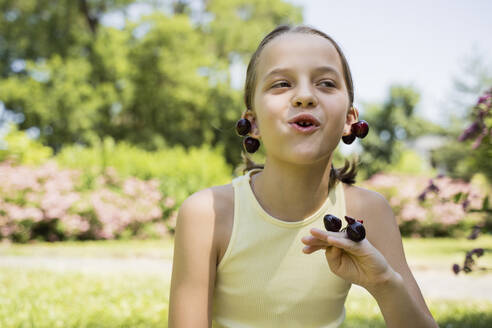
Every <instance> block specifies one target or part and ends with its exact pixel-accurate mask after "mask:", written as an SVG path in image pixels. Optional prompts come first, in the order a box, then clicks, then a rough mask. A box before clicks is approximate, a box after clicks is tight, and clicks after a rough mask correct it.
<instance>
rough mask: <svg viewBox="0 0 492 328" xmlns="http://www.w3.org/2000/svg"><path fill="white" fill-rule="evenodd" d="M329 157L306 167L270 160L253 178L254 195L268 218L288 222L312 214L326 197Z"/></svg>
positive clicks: (330, 157)
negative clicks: (269, 216) (271, 217)
mask: <svg viewBox="0 0 492 328" xmlns="http://www.w3.org/2000/svg"><path fill="white" fill-rule="evenodd" d="M331 162H332V155H330V156H329V158H328V159H327V160H322V161H319V162H316V163H312V164H309V165H293V164H291V163H285V162H279V161H276V160H274V159H271V158H267V160H266V161H265V168H264V169H263V171H262V172H261V173H258V174H254V175H253V176H252V178H251V179H252V188H253V192H254V194H255V196H256V198H257V199H258V202H259V203H260V205H261V206H262V207H263V209H264V210H265V211H266V212H267V213H268V214H270V215H271V216H273V217H275V218H277V219H280V220H284V221H289V222H294V221H301V220H303V219H305V218H307V217H308V216H310V215H312V214H313V213H315V212H316V211H317V210H318V209H319V208H320V207H321V206H322V205H323V203H324V202H325V201H326V198H327V197H328V184H329V182H330V170H331Z"/></svg>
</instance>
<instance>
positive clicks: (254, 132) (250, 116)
mask: <svg viewBox="0 0 492 328" xmlns="http://www.w3.org/2000/svg"><path fill="white" fill-rule="evenodd" d="M241 118H245V119H247V120H248V121H249V123H251V132H250V133H248V135H249V136H251V137H253V138H256V139H259V138H260V130H259V128H258V121H257V120H256V114H255V113H254V112H253V111H252V110H249V109H247V110H246V111H244V112H243V114H242V115H241Z"/></svg>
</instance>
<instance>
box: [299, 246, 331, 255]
mask: <svg viewBox="0 0 492 328" xmlns="http://www.w3.org/2000/svg"><path fill="white" fill-rule="evenodd" d="M324 248H326V245H325V246H305V247H304V248H303V249H302V251H303V253H306V254H311V253H314V252H316V251H319V250H320V249H324Z"/></svg>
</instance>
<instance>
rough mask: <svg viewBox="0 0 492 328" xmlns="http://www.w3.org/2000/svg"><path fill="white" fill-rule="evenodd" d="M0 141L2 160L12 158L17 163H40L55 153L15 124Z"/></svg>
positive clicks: (0, 159) (11, 125)
mask: <svg viewBox="0 0 492 328" xmlns="http://www.w3.org/2000/svg"><path fill="white" fill-rule="evenodd" d="M0 142H1V145H0V162H3V161H5V160H10V161H13V163H16V164H23V165H39V164H42V163H44V162H46V161H47V160H48V158H50V157H51V156H52V153H53V151H52V150H51V148H49V147H46V146H43V145H42V144H41V143H40V142H38V141H36V140H33V139H31V138H29V137H28V136H27V135H26V133H25V132H24V131H19V130H18V129H17V126H16V125H14V124H10V125H9V132H8V133H7V135H6V136H5V137H4V138H3V140H0Z"/></svg>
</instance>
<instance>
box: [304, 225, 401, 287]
mask: <svg viewBox="0 0 492 328" xmlns="http://www.w3.org/2000/svg"><path fill="white" fill-rule="evenodd" d="M310 232H311V236H304V237H303V238H302V239H301V240H302V242H303V243H304V244H306V245H307V246H306V247H304V249H303V252H304V253H306V254H311V253H313V252H316V251H317V250H320V249H326V251H325V256H326V260H327V261H328V265H329V266H330V269H331V271H332V272H333V273H335V274H336V275H337V276H339V277H341V278H343V279H345V280H348V281H350V282H352V283H354V284H357V285H359V286H362V287H364V288H366V289H370V288H374V287H375V286H378V285H380V284H382V283H385V282H387V281H389V280H390V279H391V278H392V277H393V276H394V275H395V272H394V271H393V269H392V268H391V266H390V265H389V263H388V262H387V261H386V259H385V258H384V256H383V254H381V253H380V252H379V251H378V250H377V249H376V248H375V247H374V246H373V245H372V244H371V243H370V242H369V240H367V238H365V239H363V240H361V241H360V242H355V241H352V240H350V239H349V238H348V237H347V233H346V232H345V231H342V232H331V231H323V230H320V229H316V228H313V229H311V230H310Z"/></svg>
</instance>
